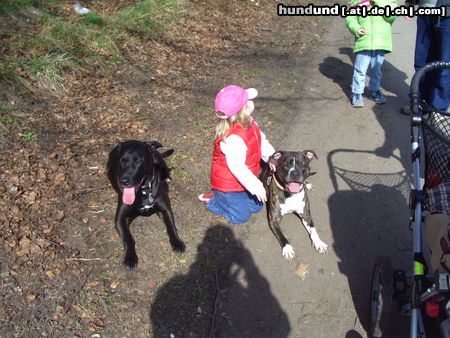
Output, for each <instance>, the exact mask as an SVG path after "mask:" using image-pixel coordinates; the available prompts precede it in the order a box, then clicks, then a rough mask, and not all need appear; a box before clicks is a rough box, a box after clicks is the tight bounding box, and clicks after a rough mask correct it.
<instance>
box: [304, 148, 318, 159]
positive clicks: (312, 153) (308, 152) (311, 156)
mask: <svg viewBox="0 0 450 338" xmlns="http://www.w3.org/2000/svg"><path fill="white" fill-rule="evenodd" d="M303 155H305V156H306V157H307V158H308V159H309V160H310V161H311V160H313V159H314V157H315V158H316V159H319V158H318V157H317V155H316V152H315V151H314V150H304V151H303Z"/></svg>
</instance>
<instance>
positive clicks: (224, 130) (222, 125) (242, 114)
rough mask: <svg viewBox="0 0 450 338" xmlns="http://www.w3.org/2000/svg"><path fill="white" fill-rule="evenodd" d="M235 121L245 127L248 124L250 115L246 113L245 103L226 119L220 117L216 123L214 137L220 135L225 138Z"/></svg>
mask: <svg viewBox="0 0 450 338" xmlns="http://www.w3.org/2000/svg"><path fill="white" fill-rule="evenodd" d="M235 122H237V123H239V124H240V125H241V126H242V127H244V128H245V129H247V128H248V127H249V126H250V115H249V114H248V108H247V105H245V106H244V107H243V108H242V109H241V110H240V111H239V112H238V113H237V114H235V115H233V116H231V117H229V118H227V119H221V120H220V121H219V123H218V124H217V125H216V134H215V136H214V137H215V138H218V137H220V138H222V139H224V140H225V139H226V138H227V136H228V133H229V132H230V129H231V127H232V126H233V124H234V123H235Z"/></svg>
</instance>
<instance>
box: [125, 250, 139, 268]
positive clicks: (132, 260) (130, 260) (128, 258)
mask: <svg viewBox="0 0 450 338" xmlns="http://www.w3.org/2000/svg"><path fill="white" fill-rule="evenodd" d="M123 264H125V265H126V266H127V267H128V268H129V269H133V268H135V267H136V265H137V264H138V256H137V255H136V253H135V252H134V253H129V254H126V255H125V258H124V260H123Z"/></svg>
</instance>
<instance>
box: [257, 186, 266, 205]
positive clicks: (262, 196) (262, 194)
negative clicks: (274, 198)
mask: <svg viewBox="0 0 450 338" xmlns="http://www.w3.org/2000/svg"><path fill="white" fill-rule="evenodd" d="M255 196H256V198H257V199H258V201H260V202H262V203H265V202H267V195H266V189H265V188H264V186H263V185H262V183H261V186H260V187H259V189H258V191H257V192H256V193H255Z"/></svg>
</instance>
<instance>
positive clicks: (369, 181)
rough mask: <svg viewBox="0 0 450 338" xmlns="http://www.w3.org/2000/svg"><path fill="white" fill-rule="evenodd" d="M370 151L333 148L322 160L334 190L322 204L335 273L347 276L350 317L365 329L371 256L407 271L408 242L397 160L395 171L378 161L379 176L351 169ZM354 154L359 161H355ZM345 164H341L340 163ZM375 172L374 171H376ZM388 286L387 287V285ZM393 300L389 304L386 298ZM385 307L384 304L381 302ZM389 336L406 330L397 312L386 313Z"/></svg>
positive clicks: (404, 183)
mask: <svg viewBox="0 0 450 338" xmlns="http://www.w3.org/2000/svg"><path fill="white" fill-rule="evenodd" d="M368 155H369V156H372V157H374V154H373V151H368V152H363V151H352V150H344V149H339V150H335V151H334V152H332V153H331V154H330V156H329V158H328V161H329V162H328V164H329V170H330V175H331V178H332V181H333V185H334V188H335V192H334V193H333V194H332V195H331V196H330V198H329V200H328V206H329V210H330V227H331V229H332V232H333V239H334V244H333V248H334V251H335V252H336V255H337V257H338V267H339V271H340V272H341V273H342V274H343V275H345V276H346V277H347V280H348V284H349V289H350V292H351V295H352V301H353V304H354V308H355V310H356V314H357V316H358V318H359V321H360V322H361V324H362V326H363V328H364V329H365V330H366V331H369V326H370V320H369V317H370V316H369V315H370V311H369V309H370V287H371V278H372V269H373V264H374V262H375V259H376V257H378V256H387V257H389V259H390V261H391V263H392V266H393V267H394V268H403V269H405V268H407V267H408V266H409V265H410V264H411V263H410V262H409V261H408V258H410V253H411V251H412V249H411V243H410V237H411V235H410V233H409V229H408V221H409V212H408V209H407V208H404V207H402V206H405V204H406V194H407V192H408V191H409V183H408V182H409V179H408V176H407V174H406V173H405V171H404V169H403V168H402V164H401V162H400V160H399V159H398V163H397V164H396V169H395V170H394V171H392V172H385V171H384V170H383V168H392V167H389V166H387V165H385V164H384V163H383V162H382V161H388V160H386V159H382V158H377V159H376V161H379V162H381V164H380V167H379V168H382V169H379V172H367V171H364V170H361V171H355V170H354V166H353V167H352V163H355V162H354V161H350V159H353V160H359V159H360V158H363V157H367V156H368ZM358 156H359V157H358ZM347 163H349V164H348V166H346V164H347ZM377 171H378V170H377ZM390 287H392V286H390ZM391 301H392V302H393V300H391ZM386 304H387V302H386ZM391 317H392V324H393V325H392V326H391V332H390V334H391V335H389V336H383V337H404V336H406V335H405V333H407V332H408V331H407V329H408V321H407V320H406V319H404V318H403V319H402V320H397V321H396V318H397V317H398V318H399V317H400V313H399V312H396V311H395V310H394V309H393V310H392V313H391Z"/></svg>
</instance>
